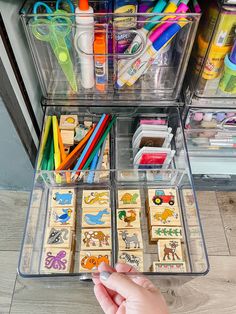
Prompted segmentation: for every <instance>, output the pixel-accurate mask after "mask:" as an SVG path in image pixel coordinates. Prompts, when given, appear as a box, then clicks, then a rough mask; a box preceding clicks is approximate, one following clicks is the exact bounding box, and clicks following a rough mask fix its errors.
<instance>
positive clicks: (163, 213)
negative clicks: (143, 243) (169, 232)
mask: <svg viewBox="0 0 236 314" xmlns="http://www.w3.org/2000/svg"><path fill="white" fill-rule="evenodd" d="M149 222H150V226H181V220H180V213H179V211H178V210H176V208H170V207H165V208H160V209H159V208H151V210H150V211H149Z"/></svg>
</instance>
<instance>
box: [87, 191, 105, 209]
mask: <svg viewBox="0 0 236 314" xmlns="http://www.w3.org/2000/svg"><path fill="white" fill-rule="evenodd" d="M82 207H83V208H85V207H86V208H88V207H90V208H91V207H93V208H94V207H96V208H105V207H110V191H109V190H83V201H82Z"/></svg>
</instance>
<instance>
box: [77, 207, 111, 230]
mask: <svg viewBox="0 0 236 314" xmlns="http://www.w3.org/2000/svg"><path fill="white" fill-rule="evenodd" d="M82 228H111V209H110V208H99V209H95V208H83V209H82Z"/></svg>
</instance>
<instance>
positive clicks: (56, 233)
mask: <svg viewBox="0 0 236 314" xmlns="http://www.w3.org/2000/svg"><path fill="white" fill-rule="evenodd" d="M72 236H73V231H72V229H71V228H65V227H63V228H61V227H50V228H47V231H46V232H45V241H44V246H45V247H64V248H68V249H70V248H71V245H72Z"/></svg>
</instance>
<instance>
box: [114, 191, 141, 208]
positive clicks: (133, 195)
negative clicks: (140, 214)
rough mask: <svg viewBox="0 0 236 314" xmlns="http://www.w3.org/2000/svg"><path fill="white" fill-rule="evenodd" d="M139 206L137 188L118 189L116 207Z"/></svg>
mask: <svg viewBox="0 0 236 314" xmlns="http://www.w3.org/2000/svg"><path fill="white" fill-rule="evenodd" d="M140 206H141V200H140V192H139V190H118V208H137V207H140Z"/></svg>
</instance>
